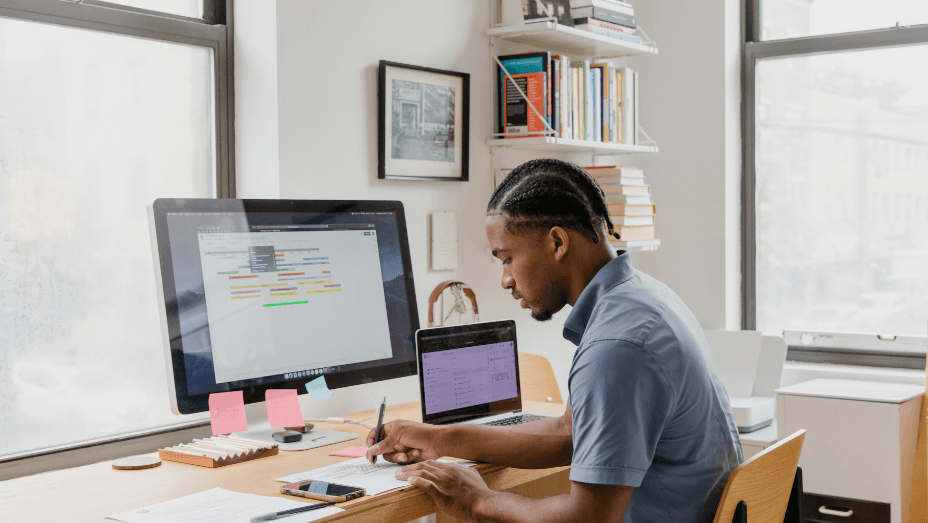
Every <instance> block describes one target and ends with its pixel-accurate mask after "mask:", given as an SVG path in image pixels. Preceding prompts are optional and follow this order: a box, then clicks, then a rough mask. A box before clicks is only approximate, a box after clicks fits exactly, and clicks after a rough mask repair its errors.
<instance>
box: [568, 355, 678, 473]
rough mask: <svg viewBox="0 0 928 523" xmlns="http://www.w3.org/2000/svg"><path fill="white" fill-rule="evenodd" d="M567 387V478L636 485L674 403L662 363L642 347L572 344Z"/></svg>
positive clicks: (653, 450)
mask: <svg viewBox="0 0 928 523" xmlns="http://www.w3.org/2000/svg"><path fill="white" fill-rule="evenodd" d="M568 387H569V389H570V408H571V415H572V416H573V445H574V453H573V459H572V463H571V468H570V479H571V481H577V482H580V483H595V484H605V485H625V486H629V487H638V486H640V485H641V482H642V480H643V479H644V475H645V473H646V472H647V470H648V467H650V465H651V462H652V460H653V459H654V453H655V449H656V448H657V442H658V440H659V439H660V436H661V433H662V432H663V429H664V425H665V423H666V422H667V421H668V416H669V415H670V412H671V409H672V407H673V403H674V394H673V389H672V387H671V384H670V382H669V381H668V378H667V376H666V375H665V372H664V369H663V367H662V366H661V365H660V363H659V362H658V361H657V360H656V359H655V357H654V355H653V354H650V353H649V351H647V349H646V348H644V347H641V346H638V345H635V344H632V343H629V342H625V341H620V340H603V341H595V342H592V343H590V344H586V345H581V347H580V348H578V349H577V353H576V355H575V356H574V364H573V368H572V369H571V372H570V380H569V383H568Z"/></svg>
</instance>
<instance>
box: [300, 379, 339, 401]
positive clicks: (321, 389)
mask: <svg viewBox="0 0 928 523" xmlns="http://www.w3.org/2000/svg"><path fill="white" fill-rule="evenodd" d="M306 392H308V393H309V395H310V396H312V397H313V399H314V400H316V401H318V402H320V403H321V402H323V401H325V400H327V399H329V398H331V397H332V396H334V395H335V394H334V393H333V392H332V391H330V390H329V386H328V385H326V383H325V376H319V377H318V378H316V379H314V380H313V381H310V382H309V383H307V384H306Z"/></svg>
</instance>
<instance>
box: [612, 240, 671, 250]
mask: <svg viewBox="0 0 928 523" xmlns="http://www.w3.org/2000/svg"><path fill="white" fill-rule="evenodd" d="M660 244H661V241H660V240H637V241H627V242H626V241H621V240H612V246H613V247H615V248H616V249H632V248H639V249H641V250H644V251H653V250H655V249H657V247H658V246H660Z"/></svg>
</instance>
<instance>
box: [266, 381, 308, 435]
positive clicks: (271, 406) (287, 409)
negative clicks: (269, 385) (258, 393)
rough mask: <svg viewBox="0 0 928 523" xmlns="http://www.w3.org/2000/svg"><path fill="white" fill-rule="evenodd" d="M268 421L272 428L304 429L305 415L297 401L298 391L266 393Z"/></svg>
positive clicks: (275, 390) (272, 390)
mask: <svg viewBox="0 0 928 523" xmlns="http://www.w3.org/2000/svg"><path fill="white" fill-rule="evenodd" d="M264 401H265V403H266V404H267V419H268V421H270V422H271V426H272V427H302V426H303V424H304V421H303V413H302V412H300V402H299V401H298V400H297V399H296V389H268V390H267V391H265V393H264Z"/></svg>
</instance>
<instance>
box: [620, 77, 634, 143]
mask: <svg viewBox="0 0 928 523" xmlns="http://www.w3.org/2000/svg"><path fill="white" fill-rule="evenodd" d="M634 82H635V77H634V71H633V70H632V69H631V68H630V67H623V68H622V143H624V144H628V145H633V144H634V143H635V109H634V107H635V103H634V96H635V91H634Z"/></svg>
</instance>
